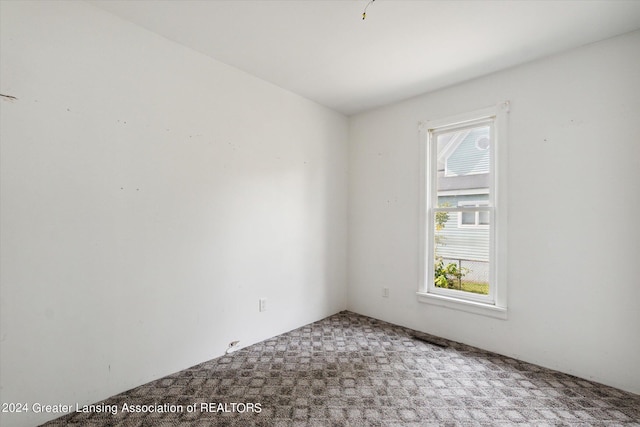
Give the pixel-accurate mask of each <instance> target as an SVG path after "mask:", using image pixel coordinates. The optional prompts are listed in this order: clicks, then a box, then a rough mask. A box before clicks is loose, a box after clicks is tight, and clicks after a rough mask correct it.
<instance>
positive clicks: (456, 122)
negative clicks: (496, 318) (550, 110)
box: [418, 103, 508, 310]
mask: <svg viewBox="0 0 640 427" xmlns="http://www.w3.org/2000/svg"><path fill="white" fill-rule="evenodd" d="M504 105H506V106H508V104H506V103H505V104H504ZM503 110H506V107H504V106H503ZM499 112H501V111H500V110H499V108H497V109H488V111H482V112H480V113H478V114H477V115H476V116H474V115H473V114H469V115H466V116H464V117H463V118H462V119H461V118H460V117H458V118H453V119H451V121H446V120H442V121H439V122H435V125H433V123H432V122H427V125H430V126H429V127H427V128H425V126H424V125H423V136H425V138H424V143H425V145H424V149H425V164H424V167H423V173H424V184H425V189H424V200H425V203H424V211H423V216H422V218H423V219H422V221H424V224H425V230H424V233H423V235H424V236H425V240H426V241H425V242H424V244H423V256H424V258H423V259H424V261H423V270H424V276H423V277H424V283H423V284H422V285H421V288H420V290H419V292H418V295H419V297H423V298H427V299H429V298H431V299H433V298H435V299H436V300H440V301H442V300H447V301H454V302H455V301H456V300H460V301H463V302H464V301H467V302H471V303H480V304H481V305H486V306H492V307H493V308H492V309H494V310H495V309H497V308H500V309H501V310H502V309H506V298H505V293H504V290H505V289H504V283H501V285H502V287H501V286H498V285H499V281H502V282H504V274H499V272H498V270H497V269H496V264H497V263H496V246H497V245H496V243H497V242H502V241H506V240H505V239H502V238H500V239H498V237H499V234H498V230H500V229H498V228H497V227H496V225H497V224H496V221H497V220H499V219H500V218H504V217H500V216H499V215H497V213H498V208H500V206H499V204H498V203H497V201H498V198H497V197H496V193H497V192H496V190H497V185H498V182H499V180H498V179H497V173H496V165H497V164H498V162H497V161H496V155H497V154H498V153H504V151H499V150H497V143H498V139H499V138H498V135H499V134H502V135H501V136H502V138H503V139H504V135H503V133H504V132H503V128H502V127H500V126H498V125H497V118H498V116H499V114H498V113H499ZM502 112H506V111H502ZM500 142H502V143H504V141H500ZM503 175H504V174H503ZM498 294H501V295H500V297H501V298H498ZM425 302H432V301H429V300H427V301H425Z"/></svg>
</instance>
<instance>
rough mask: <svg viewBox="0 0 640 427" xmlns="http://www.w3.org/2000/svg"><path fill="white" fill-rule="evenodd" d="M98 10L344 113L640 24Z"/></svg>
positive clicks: (567, 7) (281, 10)
mask: <svg viewBox="0 0 640 427" xmlns="http://www.w3.org/2000/svg"><path fill="white" fill-rule="evenodd" d="M89 2H90V3H92V4H94V5H96V6H98V7H100V8H102V9H104V10H106V11H109V12H112V13H114V14H115V15H117V16H120V17H121V18H124V19H125V20H127V21H130V22H132V23H135V24H137V25H140V26H141V27H144V28H147V29H148V30H151V31H153V32H155V33H157V34H160V35H162V36H164V37H166V38H167V39H170V40H173V41H176V42H178V43H180V44H182V45H184V46H187V47H190V48H192V49H194V50H196V51H199V52H201V53H203V54H205V55H208V56H210V57H212V58H215V59H216V60H218V61H221V62H224V63H226V64H229V65H231V66H234V67H236V68H239V69H241V70H244V71H246V72H247V73H250V74H252V75H254V76H257V77H259V78H261V79H264V80H266V81H269V82H272V83H274V84H276V85H278V86H280V87H282V88H285V89H288V90H290V91H292V92H295V93H298V94H300V95H302V96H304V97H306V98H308V99H311V100H314V101H316V102H318V103H319V104H322V105H325V106H327V107H330V108H333V109H335V110H337V111H340V112H342V113H345V114H353V113H357V112H360V111H363V110H366V109H370V108H373V107H376V106H380V105H384V104H388V103H390V102H394V101H398V100H401V99H405V98H409V97H411V96H414V95H418V94H421V93H425V92H429V91H432V90H435V89H438V88H442V87H445V86H448V85H452V84H455V83H458V82H461V81H464V80H469V79H472V78H474V77H478V76H481V75H484V74H488V73H491V72H493V71H497V70H500V69H503V68H507V67H510V66H514V65H517V64H521V63H523V62H527V61H531V60H534V59H537V58H540V57H543V56H547V55H551V54H554V53H557V52H561V51H563V50H566V49H570V48H573V47H577V46H581V45H584V44H587V43H591V42H594V41H598V40H602V39H605V38H608V37H612V36H615V35H618V34H623V33H626V32H629V31H632V30H635V29H638V28H640V1H639V0H631V1H615V0H606V1H584V0H583V1H577V0H572V1H563V0H562V1H561V0H556V1H551V0H548V1H525V0H520V1H506V0H500V1H488V0H487V1H484V0H470V1H463V0H459V1H451V0H448V1H444V0H440V1H438V0H433V1H415V0H414V1H404V0H376V1H375V2H374V3H372V4H370V5H369V7H368V10H367V18H366V19H365V20H364V21H363V20H362V12H363V10H364V8H365V6H366V5H367V3H368V0H315V1H304V0H297V1H293V0H289V1H270V0H268V1H265V0H262V1H256V0H254V1H250V0H244V1H238V0H231V1H211V0H209V1H205V0H182V1H180V0H170V1H166V0H165V1H157V0H137V1H121V0H110V1H106V0H89ZM639 54H640V51H639Z"/></svg>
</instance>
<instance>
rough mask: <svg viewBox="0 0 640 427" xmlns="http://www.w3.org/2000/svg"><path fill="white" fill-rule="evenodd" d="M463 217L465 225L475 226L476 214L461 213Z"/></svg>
mask: <svg viewBox="0 0 640 427" xmlns="http://www.w3.org/2000/svg"><path fill="white" fill-rule="evenodd" d="M460 214H461V215H462V220H461V221H462V224H463V225H475V224H476V214H475V212H460Z"/></svg>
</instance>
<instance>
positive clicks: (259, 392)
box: [44, 312, 640, 427]
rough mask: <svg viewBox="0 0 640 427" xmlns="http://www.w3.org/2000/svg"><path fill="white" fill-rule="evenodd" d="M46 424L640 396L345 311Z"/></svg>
mask: <svg viewBox="0 0 640 427" xmlns="http://www.w3.org/2000/svg"><path fill="white" fill-rule="evenodd" d="M416 336H418V337H419V338H420V339H416V338H415V337H416ZM425 340H426V341H425ZM428 341H431V342H428ZM144 405H147V406H144ZM44 425H45V426H47V427H53V426H86V427H93V426H123V427H125V426H126V427H137V426H167V427H169V426H172V427H173V426H176V427H177V426H189V427H191V426H269V427H272V426H274V427H277V426H305V427H306V426H319V427H326V426H340V427H342V426H345V427H346V426H381V427H391V426H403V427H407V426H494V425H509V426H510V425H536V426H545V425H549V426H614V425H615V426H617V425H625V426H640V396H638V395H635V394H631V393H626V392H623V391H620V390H617V389H614V388H611V387H606V386H603V385H600V384H596V383H593V382H589V381H585V380H582V379H579V378H576V377H572V376H570V375H566V374H562V373H559V372H555V371H551V370H548V369H544V368H541V367H538V366H535V365H532V364H529V363H524V362H520V361H517V360H514V359H510V358H507V357H503V356H500V355H496V354H493V353H489V352H485V351H482V350H478V349H476V348H473V347H469V346H466V345H463V344H459V343H455V342H451V341H445V340H442V339H439V338H436V337H429V336H425V335H424V334H419V333H417V332H415V331H412V330H410V329H407V328H403V327H399V326H395V325H391V324H389V323H385V322H382V321H379V320H375V319H372V318H369V317H365V316H361V315H357V314H354V313H350V312H342V313H339V314H336V315H334V316H331V317H328V318H326V319H324V320H321V321H319V322H315V323H312V324H310V325H307V326H303V327H301V328H299V329H296V330H293V331H291V332H288V333H286V334H283V335H279V336H277V337H274V338H271V339H268V340H266V341H263V342H261V343H258V344H255V345H252V346H250V347H247V348H244V349H240V350H238V351H237V352H235V353H231V354H229V355H225V356H222V357H219V358H217V359H214V360H211V361H208V362H205V363H202V364H200V365H197V366H194V367H192V368H189V369H186V370H184V371H182V372H178V373H176V374H173V375H170V376H168V377H165V378H162V379H159V380H157V381H153V382H151V383H148V384H145V385H142V386H140V387H137V388H135V389H132V390H129V391H127V392H125V393H122V394H119V395H117V396H113V397H111V398H109V399H107V400H105V401H103V402H100V403H99V404H96V405H94V406H93V407H87V408H86V413H83V412H74V413H71V414H69V415H66V416H64V417H62V418H59V419H57V420H54V421H51V422H49V423H47V424H44Z"/></svg>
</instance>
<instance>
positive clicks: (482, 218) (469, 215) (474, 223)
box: [458, 201, 489, 228]
mask: <svg viewBox="0 0 640 427" xmlns="http://www.w3.org/2000/svg"><path fill="white" fill-rule="evenodd" d="M458 206H459V207H461V208H476V207H481V206H482V207H485V206H489V204H488V202H477V201H475V202H458ZM488 226H489V212H486V211H481V210H476V211H466V212H465V211H462V212H460V214H459V215H458V227H461V228H464V227H488Z"/></svg>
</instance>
